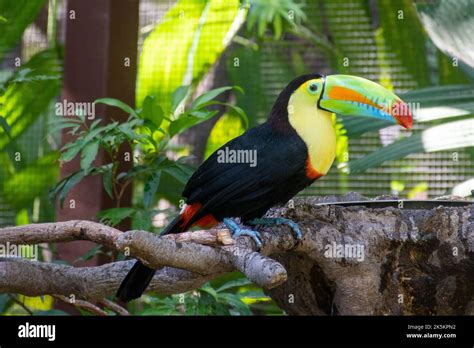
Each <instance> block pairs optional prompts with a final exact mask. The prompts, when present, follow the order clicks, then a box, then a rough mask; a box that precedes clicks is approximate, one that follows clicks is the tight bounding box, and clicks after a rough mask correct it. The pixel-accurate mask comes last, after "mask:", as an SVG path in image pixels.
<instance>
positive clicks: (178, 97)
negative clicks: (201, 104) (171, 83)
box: [171, 86, 190, 112]
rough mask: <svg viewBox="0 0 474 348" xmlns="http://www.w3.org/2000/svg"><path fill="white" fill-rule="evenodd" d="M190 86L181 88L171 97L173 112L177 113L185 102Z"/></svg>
mask: <svg viewBox="0 0 474 348" xmlns="http://www.w3.org/2000/svg"><path fill="white" fill-rule="evenodd" d="M189 88H190V86H181V87H178V88H177V89H176V90H175V91H174V92H173V95H172V96H171V112H175V111H176V108H177V107H178V105H179V104H180V103H181V102H182V101H183V99H184V98H185V97H186V95H187V94H188V91H189Z"/></svg>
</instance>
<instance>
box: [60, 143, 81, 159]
mask: <svg viewBox="0 0 474 348" xmlns="http://www.w3.org/2000/svg"><path fill="white" fill-rule="evenodd" d="M69 144H71V145H70V146H68V148H67V150H66V151H64V152H63V153H62V154H61V157H60V158H59V160H60V161H61V162H69V161H72V160H73V159H74V158H75V157H76V156H77V155H78V154H79V152H80V151H81V150H82V148H83V147H84V142H83V141H80V140H79V141H77V142H75V143H69ZM64 149H65V148H64V147H63V150H64Z"/></svg>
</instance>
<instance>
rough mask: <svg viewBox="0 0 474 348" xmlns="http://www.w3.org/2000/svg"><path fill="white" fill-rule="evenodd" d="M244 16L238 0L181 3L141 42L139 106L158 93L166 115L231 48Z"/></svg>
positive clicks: (138, 87) (138, 77) (198, 0)
mask: <svg viewBox="0 0 474 348" xmlns="http://www.w3.org/2000/svg"><path fill="white" fill-rule="evenodd" d="M246 14H247V8H246V7H245V6H241V3H240V1H239V0H229V1H221V0H208V1H202V0H179V1H177V2H176V4H175V5H174V6H173V7H172V8H171V9H170V10H169V11H168V12H166V14H165V16H164V18H163V19H162V20H161V21H160V22H159V24H158V25H157V26H156V27H155V29H154V30H153V31H152V33H151V34H149V35H148V36H147V37H146V39H145V41H144V43H143V49H142V53H141V55H140V62H139V66H138V76H137V96H136V101H137V106H138V107H140V106H141V105H142V103H143V101H144V99H145V97H146V96H147V95H154V96H156V98H157V102H158V104H159V105H160V106H161V107H162V108H163V110H165V112H166V113H168V111H170V110H171V109H172V105H173V103H172V98H171V96H172V94H173V92H174V91H175V90H176V89H177V88H178V87H180V86H183V85H191V84H196V83H197V82H198V81H200V80H201V78H202V77H203V76H204V75H205V74H206V73H207V72H208V70H209V68H210V67H212V66H213V65H214V63H215V62H216V61H217V59H218V58H219V57H220V56H221V54H222V52H224V50H225V48H226V47H227V46H228V45H229V44H230V42H231V38H232V37H233V36H234V35H235V34H236V33H237V31H238V29H239V28H240V26H241V25H242V24H243V22H244V21H245V17H246ZM183 16H184V19H183ZM163 47H166V49H163ZM157 62H159V64H157ZM170 71H172V72H173V73H172V74H170ZM175 101H176V99H175ZM175 105H176V104H175Z"/></svg>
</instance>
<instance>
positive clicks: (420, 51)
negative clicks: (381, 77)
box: [376, 0, 431, 87]
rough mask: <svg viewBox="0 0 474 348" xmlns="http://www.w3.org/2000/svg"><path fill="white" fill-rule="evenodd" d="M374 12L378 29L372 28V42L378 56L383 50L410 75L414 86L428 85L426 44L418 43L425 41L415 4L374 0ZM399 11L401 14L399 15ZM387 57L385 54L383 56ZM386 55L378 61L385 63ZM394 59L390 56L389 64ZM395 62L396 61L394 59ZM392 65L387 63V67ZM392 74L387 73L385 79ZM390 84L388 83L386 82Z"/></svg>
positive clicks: (404, 1) (402, 1)
mask: <svg viewBox="0 0 474 348" xmlns="http://www.w3.org/2000/svg"><path fill="white" fill-rule="evenodd" d="M376 5H377V15H378V17H379V20H378V23H379V25H380V28H379V29H377V31H376V44H377V50H378V52H379V53H378V55H379V57H381V58H382V57H383V58H385V56H383V55H384V54H385V52H387V51H388V52H390V53H392V54H393V55H394V58H395V59H397V60H398V61H399V64H400V65H401V66H402V67H403V68H404V70H405V71H406V72H408V73H409V74H410V76H412V78H413V79H414V80H415V81H416V82H417V84H418V86H419V87H421V86H427V85H430V84H431V81H430V75H429V72H430V71H429V67H428V63H427V59H426V58H425V57H427V55H428V53H427V50H426V45H423V44H420V42H424V41H425V37H426V36H425V32H424V29H423V27H422V25H421V23H420V21H419V20H418V17H417V13H416V9H415V6H414V5H413V1H411V0H397V1H384V0H377V4H376ZM400 14H402V17H401V16H400ZM387 58H388V57H387ZM387 58H385V59H382V60H381V63H380V64H382V65H383V64H387V63H385V62H386V61H388V60H387ZM394 58H392V57H390V60H389V61H390V62H392V63H391V64H394V63H393V61H394ZM397 63H398V62H397ZM390 68H392V66H387V69H390ZM392 75H396V74H395V73H389V76H388V77H387V78H388V79H390V78H392ZM390 83H391V82H390Z"/></svg>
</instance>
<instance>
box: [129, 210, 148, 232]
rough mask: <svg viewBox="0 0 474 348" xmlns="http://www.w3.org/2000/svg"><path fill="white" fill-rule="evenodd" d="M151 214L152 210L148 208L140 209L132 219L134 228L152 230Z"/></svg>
mask: <svg viewBox="0 0 474 348" xmlns="http://www.w3.org/2000/svg"><path fill="white" fill-rule="evenodd" d="M151 215H152V212H150V211H147V210H143V209H141V210H138V211H137V212H136V213H135V215H134V216H133V219H132V228H133V229H134V230H143V231H150V230H151Z"/></svg>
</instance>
